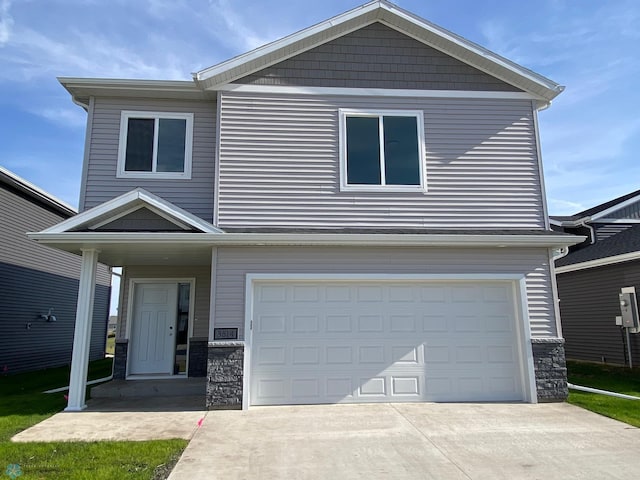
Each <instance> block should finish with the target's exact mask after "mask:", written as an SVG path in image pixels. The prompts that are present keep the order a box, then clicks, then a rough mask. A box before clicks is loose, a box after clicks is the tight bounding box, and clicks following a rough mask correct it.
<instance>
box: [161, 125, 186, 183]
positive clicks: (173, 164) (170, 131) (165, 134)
mask: <svg viewBox="0 0 640 480" xmlns="http://www.w3.org/2000/svg"><path fill="white" fill-rule="evenodd" d="M186 131H187V121H186V120H184V119H179V118H178V119H176V118H161V119H160V127H159V130H158V159H157V161H158V163H157V167H156V169H157V171H158V172H184V145H185V135H186Z"/></svg>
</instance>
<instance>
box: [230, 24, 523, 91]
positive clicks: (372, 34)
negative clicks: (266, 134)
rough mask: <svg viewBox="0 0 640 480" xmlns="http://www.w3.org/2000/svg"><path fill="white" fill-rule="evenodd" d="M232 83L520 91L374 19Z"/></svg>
mask: <svg viewBox="0 0 640 480" xmlns="http://www.w3.org/2000/svg"><path fill="white" fill-rule="evenodd" d="M235 82H236V83H246V84H255V85H296V86H307V87H309V86H313V87H352V88H400V89H422V90H494V91H495V90H500V91H519V90H518V89H517V88H516V87H514V86H512V85H509V84H507V83H505V82H503V81H501V80H498V79H497V78H494V77H492V76H490V75H488V74H486V73H484V72H482V71H480V70H478V69H476V68H473V67H471V66H469V65H467V64H465V63H463V62H461V61H460V60H457V59H455V58H453V57H450V56H448V55H445V54H444V53H442V52H440V51H439V50H436V49H435V48H432V47H429V46H427V45H425V44H423V43H422V42H419V41H417V40H415V39H413V38H411V37H408V36H406V35H404V34H402V33H400V32H398V31H396V30H394V29H392V28H389V27H387V26H385V25H383V24H381V23H373V24H371V25H368V26H366V27H364V28H361V29H359V30H356V31H355V32H351V33H349V34H347V35H344V36H342V37H340V38H337V39H335V40H332V41H330V42H327V43H325V44H323V45H320V46H318V47H316V48H313V49H311V50H309V51H307V52H304V53H301V54H299V55H296V56H294V57H291V58H289V59H287V60H284V61H282V62H280V63H277V64H275V65H272V66H270V67H267V68H265V69H263V70H260V71H258V72H255V73H253V74H251V75H248V76H246V77H244V78H242V79H240V80H236V81H235Z"/></svg>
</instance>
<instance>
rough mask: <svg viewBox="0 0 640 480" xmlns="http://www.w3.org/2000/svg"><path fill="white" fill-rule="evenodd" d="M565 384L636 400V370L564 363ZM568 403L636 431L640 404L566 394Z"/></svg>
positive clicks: (639, 389) (639, 383)
mask: <svg viewBox="0 0 640 480" xmlns="http://www.w3.org/2000/svg"><path fill="white" fill-rule="evenodd" d="M567 370H568V374H569V382H570V383H573V384H575V385H582V386H585V387H593V388H599V389H602V390H609V391H611V392H617V393H626V394H627V395H635V396H636V397H640V370H639V369H637V368H635V369H633V370H630V369H629V368H622V367H612V366H608V365H598V364H591V363H581V362H567ZM569 403H571V404H573V405H577V406H579V407H582V408H586V409H587V410H591V411H592V412H596V413H599V414H601V415H605V416H607V417H611V418H615V419H616V420H620V421H621V422H625V423H628V424H629V425H634V426H636V427H640V400H626V399H624V398H616V397H610V396H607V395H600V394H596V393H587V392H580V391H577V390H569Z"/></svg>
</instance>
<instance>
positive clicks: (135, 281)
mask: <svg viewBox="0 0 640 480" xmlns="http://www.w3.org/2000/svg"><path fill="white" fill-rule="evenodd" d="M158 283H166V284H176V285H178V284H180V283H188V284H189V327H188V331H187V367H186V372H185V374H184V375H180V374H177V375H176V374H173V373H171V374H169V375H144V374H142V375H134V376H131V374H130V373H129V369H130V366H131V362H130V356H131V349H130V348H128V349H127V368H126V372H125V378H126V379H127V380H149V379H154V378H155V379H159V378H185V377H188V376H189V349H190V348H191V342H190V338H191V337H192V336H193V322H194V319H195V311H194V310H195V299H196V290H195V289H196V279H195V277H175V278H174V277H162V278H153V277H144V278H138V277H136V278H130V279H129V290H128V292H127V297H128V298H127V315H126V317H127V324H126V335H127V337H126V338H127V341H128V342H129V346H131V334H132V325H133V318H134V312H133V309H134V308H135V296H136V294H137V292H136V286H137V285H144V284H158ZM177 313H178V312H177V311H176V319H177ZM174 328H176V327H174ZM176 332H177V330H176ZM173 350H174V352H173V353H174V355H175V344H174V346H173Z"/></svg>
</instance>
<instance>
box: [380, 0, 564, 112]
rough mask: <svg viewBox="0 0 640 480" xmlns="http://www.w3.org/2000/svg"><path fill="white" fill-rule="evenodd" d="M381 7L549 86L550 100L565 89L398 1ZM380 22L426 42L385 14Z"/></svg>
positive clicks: (475, 63) (466, 61) (497, 63)
mask: <svg viewBox="0 0 640 480" xmlns="http://www.w3.org/2000/svg"><path fill="white" fill-rule="evenodd" d="M381 8H382V9H383V10H386V11H387V12H390V13H391V14H393V15H395V16H396V17H399V18H401V19H402V20H405V21H407V22H409V23H411V24H413V25H415V26H417V27H419V28H422V29H424V30H426V31H428V32H429V33H431V34H433V35H436V36H437V37H439V38H440V39H442V40H444V41H445V42H448V43H449V44H450V45H455V46H456V47H459V48H460V49H462V50H464V51H465V52H467V55H468V54H471V55H472V56H475V57H477V58H478V59H480V60H486V61H489V62H490V63H491V64H494V65H497V66H499V67H502V68H503V69H505V70H507V71H509V72H511V73H513V74H515V75H517V76H518V77H521V78H525V79H527V80H529V81H530V82H532V83H535V84H536V85H538V86H540V87H542V88H544V89H545V90H548V91H549V96H548V98H547V100H551V99H552V98H554V97H555V96H557V95H559V94H560V93H562V91H563V90H564V87H563V86H561V85H558V84H557V83H555V82H554V81H553V80H551V79H548V78H546V77H544V76H543V75H540V74H538V73H536V72H534V71H532V70H529V69H528V68H525V67H523V66H521V65H518V64H517V63H515V62H512V61H511V60H509V59H507V58H505V57H502V56H500V55H498V54H497V53H494V52H492V51H491V50H488V49H486V48H484V47H482V46H481V45H478V44H477V43H474V42H472V41H470V40H467V39H466V38H464V37H461V36H460V35H457V34H455V33H453V32H451V31H449V30H446V29H444V28H442V27H440V26H438V25H436V24H434V23H431V22H429V21H428V20H425V19H423V18H421V17H419V16H417V15H414V14H413V13H411V12H409V11H407V10H403V9H401V8H399V7H397V6H395V5H390V4H387V5H382V6H381ZM381 22H382V23H384V24H385V25H388V26H389V27H393V28H394V29H398V28H400V29H401V30H402V31H403V33H405V34H407V35H409V36H411V37H413V38H416V40H419V41H422V42H423V43H425V41H424V40H423V39H420V38H417V37H416V36H415V35H411V34H409V33H408V32H406V31H404V30H405V29H403V28H402V27H400V26H399V25H394V24H393V23H392V22H390V21H389V20H387V19H385V18H382V19H381ZM434 48H437V49H438V50H440V51H442V52H444V53H447V54H449V55H451V56H455V58H458V59H459V60H461V61H463V62H464V63H467V64H469V65H472V66H474V67H476V68H478V69H479V70H482V71H484V72H487V73H491V72H490V70H488V69H487V68H483V67H481V65H480V62H473V61H470V59H468V58H467V59H465V60H463V59H461V58H459V55H454V54H453V53H452V52H450V51H448V49H447V48H446V45H440V46H438V47H434ZM492 75H494V76H497V75H496V73H495V72H494V73H492ZM509 83H513V79H511V81H509Z"/></svg>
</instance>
